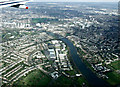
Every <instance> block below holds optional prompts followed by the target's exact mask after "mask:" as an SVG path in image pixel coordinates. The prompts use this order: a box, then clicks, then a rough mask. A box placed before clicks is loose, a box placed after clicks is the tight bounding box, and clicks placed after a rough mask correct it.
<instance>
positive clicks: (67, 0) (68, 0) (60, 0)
mask: <svg viewBox="0 0 120 87" xmlns="http://www.w3.org/2000/svg"><path fill="white" fill-rule="evenodd" d="M33 1H39V2H119V1H120V0H33Z"/></svg>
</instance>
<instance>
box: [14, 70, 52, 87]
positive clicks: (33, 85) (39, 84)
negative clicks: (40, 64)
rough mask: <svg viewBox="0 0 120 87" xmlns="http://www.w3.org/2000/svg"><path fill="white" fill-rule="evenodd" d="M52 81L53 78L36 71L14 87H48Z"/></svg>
mask: <svg viewBox="0 0 120 87" xmlns="http://www.w3.org/2000/svg"><path fill="white" fill-rule="evenodd" d="M50 80H51V78H50V77H48V76H47V75H45V74H44V73H42V72H41V71H40V70H35V71H33V72H31V73H30V74H28V75H27V76H26V77H22V78H21V79H20V80H19V81H17V82H16V83H14V85H13V87H46V86H47V85H48V83H49V82H50Z"/></svg>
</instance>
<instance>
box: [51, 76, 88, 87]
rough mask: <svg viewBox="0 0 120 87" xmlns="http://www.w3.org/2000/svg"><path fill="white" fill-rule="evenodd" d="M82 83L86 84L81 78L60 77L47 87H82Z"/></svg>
mask: <svg viewBox="0 0 120 87" xmlns="http://www.w3.org/2000/svg"><path fill="white" fill-rule="evenodd" d="M83 83H87V82H86V80H85V79H84V78H83V77H75V78H68V77H66V76H63V75H62V76H61V77H59V78H58V79H57V80H55V81H54V82H53V83H52V84H51V85H49V87H57V86H58V87H82V84H83Z"/></svg>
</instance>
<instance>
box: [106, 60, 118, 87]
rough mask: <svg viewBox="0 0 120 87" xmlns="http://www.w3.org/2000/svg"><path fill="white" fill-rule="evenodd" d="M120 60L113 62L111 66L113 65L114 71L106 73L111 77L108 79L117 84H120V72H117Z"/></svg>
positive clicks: (112, 83)
mask: <svg viewBox="0 0 120 87" xmlns="http://www.w3.org/2000/svg"><path fill="white" fill-rule="evenodd" d="M119 65H120V61H115V62H112V63H111V64H110V65H109V67H111V69H112V72H108V73H107V74H106V75H107V76H108V77H109V78H108V79H107V81H108V82H109V83H110V84H111V85H113V86H115V85H120V73H118V72H117V70H120V66H119Z"/></svg>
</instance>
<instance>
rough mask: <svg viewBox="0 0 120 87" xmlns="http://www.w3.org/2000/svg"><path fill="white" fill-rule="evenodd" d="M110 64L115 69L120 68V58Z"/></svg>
mask: <svg viewBox="0 0 120 87" xmlns="http://www.w3.org/2000/svg"><path fill="white" fill-rule="evenodd" d="M111 66H112V67H113V68H114V69H115V70H120V60H119V61H115V62H113V63H111Z"/></svg>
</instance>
